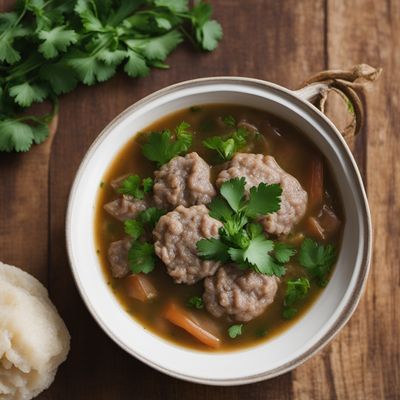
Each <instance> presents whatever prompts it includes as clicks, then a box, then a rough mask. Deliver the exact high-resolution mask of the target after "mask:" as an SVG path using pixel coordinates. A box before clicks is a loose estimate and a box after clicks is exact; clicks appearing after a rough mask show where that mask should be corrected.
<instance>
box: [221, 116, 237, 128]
mask: <svg viewBox="0 0 400 400" xmlns="http://www.w3.org/2000/svg"><path fill="white" fill-rule="evenodd" d="M222 121H224V124H225V125H226V126H231V127H233V128H234V127H235V126H236V120H235V118H234V117H232V115H226V116H225V117H222Z"/></svg>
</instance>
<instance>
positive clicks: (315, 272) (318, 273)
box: [298, 238, 336, 287]
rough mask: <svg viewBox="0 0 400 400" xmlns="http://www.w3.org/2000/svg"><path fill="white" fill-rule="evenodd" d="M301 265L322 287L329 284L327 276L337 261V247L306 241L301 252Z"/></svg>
mask: <svg viewBox="0 0 400 400" xmlns="http://www.w3.org/2000/svg"><path fill="white" fill-rule="evenodd" d="M298 259H299V263H300V265H301V266H302V267H304V268H305V269H306V270H307V271H308V272H309V273H310V275H311V276H312V277H314V278H315V279H316V281H317V284H318V285H319V286H321V287H325V286H326V285H327V283H328V280H327V275H328V274H329V272H330V270H331V268H332V265H333V264H334V262H335V260H336V252H335V247H334V246H333V245H331V244H328V245H326V246H324V245H322V244H319V243H317V242H315V241H314V240H312V239H308V238H307V239H304V241H303V243H302V244H301V247H300V251H299V257H298Z"/></svg>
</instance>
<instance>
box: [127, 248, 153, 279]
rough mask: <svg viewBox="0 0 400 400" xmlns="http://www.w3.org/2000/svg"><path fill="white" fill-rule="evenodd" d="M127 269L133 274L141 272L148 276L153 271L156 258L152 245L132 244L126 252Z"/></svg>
mask: <svg viewBox="0 0 400 400" xmlns="http://www.w3.org/2000/svg"><path fill="white" fill-rule="evenodd" d="M128 260H129V267H130V269H131V271H132V272H133V273H134V274H139V273H140V272H143V273H144V274H148V273H150V272H151V271H153V269H154V266H155V263H156V256H155V252H154V245H152V244H150V243H139V242H134V243H133V244H132V247H131V248H130V249H129V252H128Z"/></svg>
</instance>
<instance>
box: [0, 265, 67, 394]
mask: <svg viewBox="0 0 400 400" xmlns="http://www.w3.org/2000/svg"><path fill="white" fill-rule="evenodd" d="M69 344H70V336H69V333H68V330H67V328H66V326H65V324H64V322H63V320H62V319H61V318H60V316H59V315H58V313H57V310H56V308H55V307H54V305H53V304H52V302H51V300H50V299H49V297H48V293H47V290H46V288H45V287H44V286H43V285H42V284H41V283H40V282H39V281H38V280H37V279H35V278H34V277H33V276H31V275H29V274H28V273H26V272H24V271H22V270H20V269H18V268H16V267H13V266H10V265H6V264H3V263H1V262H0V399H1V400H28V399H32V398H33V397H35V396H37V395H38V394H39V393H40V392H42V391H43V390H45V389H47V388H48V387H49V386H50V385H51V383H52V382H53V380H54V377H55V375H56V372H57V368H58V366H59V365H60V364H61V363H62V362H63V361H65V359H66V358H67V354H68V352H69Z"/></svg>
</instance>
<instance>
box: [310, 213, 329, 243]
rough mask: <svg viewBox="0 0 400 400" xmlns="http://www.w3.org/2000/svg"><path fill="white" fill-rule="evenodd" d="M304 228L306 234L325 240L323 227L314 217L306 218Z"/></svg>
mask: <svg viewBox="0 0 400 400" xmlns="http://www.w3.org/2000/svg"><path fill="white" fill-rule="evenodd" d="M306 229H307V232H308V234H309V235H310V236H312V237H314V238H315V239H320V240H325V232H324V229H323V228H322V226H321V225H320V224H319V222H318V221H317V220H316V219H315V218H314V217H310V218H308V219H307V221H306Z"/></svg>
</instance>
